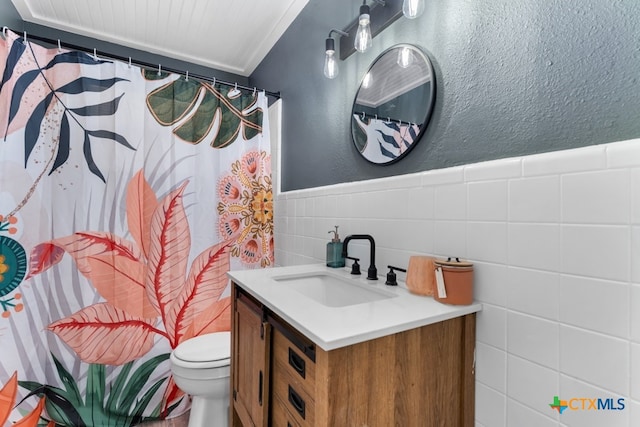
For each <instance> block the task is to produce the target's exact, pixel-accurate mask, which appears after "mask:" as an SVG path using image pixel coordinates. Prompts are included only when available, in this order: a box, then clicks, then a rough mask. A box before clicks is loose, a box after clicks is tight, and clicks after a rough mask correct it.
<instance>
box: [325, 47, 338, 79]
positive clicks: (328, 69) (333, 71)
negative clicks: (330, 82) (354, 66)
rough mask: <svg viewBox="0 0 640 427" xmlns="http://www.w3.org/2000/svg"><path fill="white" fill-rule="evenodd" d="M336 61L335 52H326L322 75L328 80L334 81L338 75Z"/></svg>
mask: <svg viewBox="0 0 640 427" xmlns="http://www.w3.org/2000/svg"><path fill="white" fill-rule="evenodd" d="M338 71H339V69H338V61H336V51H335V50H328V51H327V53H326V55H325V57H324V75H325V77H326V78H328V79H335V78H336V76H337V75H338Z"/></svg>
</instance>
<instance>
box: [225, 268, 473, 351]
mask: <svg viewBox="0 0 640 427" xmlns="http://www.w3.org/2000/svg"><path fill="white" fill-rule="evenodd" d="M314 272H329V273H331V274H339V275H340V276H343V277H344V278H346V279H348V280H353V281H355V282H356V284H359V285H362V286H367V287H371V288H372V289H375V290H378V291H379V292H383V293H387V294H388V293H392V294H394V295H393V297H391V298H387V299H382V300H378V301H373V302H366V303H361V304H356V305H350V306H346V307H327V306H325V305H323V304H321V303H319V302H316V301H315V300H313V299H311V298H309V297H307V296H305V295H303V294H301V293H298V292H296V291H293V290H291V289H290V287H288V286H283V285H282V283H279V282H277V281H276V280H274V278H278V277H282V276H286V275H295V274H307V273H314ZM228 275H229V277H230V278H231V279H232V280H233V281H234V282H235V283H236V284H238V285H240V287H241V288H242V289H244V290H245V291H247V292H248V293H249V294H250V295H252V296H253V297H255V298H256V299H257V300H258V301H260V302H261V303H263V304H264V305H265V306H267V307H268V308H269V309H270V310H271V311H273V312H274V313H275V314H277V315H278V316H280V317H281V318H282V319H284V320H286V321H287V322H288V323H289V324H290V325H291V326H293V327H294V328H296V329H298V330H299V331H300V332H301V333H302V334H304V335H305V336H306V337H307V338H309V339H310V340H311V341H313V342H314V343H315V344H316V345H318V346H319V347H320V348H322V349H323V350H326V351H328V350H333V349H336V348H340V347H344V346H348V345H352V344H357V343H360V342H364V341H368V340H371V339H374V338H380V337H383V336H386V335H390V334H394V333H398V332H403V331H407V330H410V329H414V328H417V327H421V326H425V325H429V324H432V323H436V322H441V321H443V320H449V319H453V318H455V317H459V316H464V315H466V314H470V313H475V312H477V311H480V310H481V309H482V305H481V304H480V303H474V304H471V305H464V306H461V305H447V304H441V303H439V302H437V301H435V300H434V299H433V298H432V297H426V296H420V295H414V294H412V293H410V292H409V291H408V290H407V288H406V286H405V284H404V283H402V282H398V285H399V286H386V285H385V284H384V282H385V278H386V271H385V272H383V273H382V274H379V276H378V280H377V281H369V280H366V279H365V277H366V274H363V275H361V276H352V275H351V274H349V271H348V270H347V269H342V268H337V269H336V268H329V267H326V266H325V265H323V264H312V265H299V266H291V267H275V268H267V269H260V270H243V271H230V272H229V273H228Z"/></svg>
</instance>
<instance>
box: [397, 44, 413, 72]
mask: <svg viewBox="0 0 640 427" xmlns="http://www.w3.org/2000/svg"><path fill="white" fill-rule="evenodd" d="M397 62H398V65H399V66H401V67H402V68H408V67H409V65H411V64H413V53H411V49H409V48H408V47H403V48H401V49H400V50H399V51H398V61H397Z"/></svg>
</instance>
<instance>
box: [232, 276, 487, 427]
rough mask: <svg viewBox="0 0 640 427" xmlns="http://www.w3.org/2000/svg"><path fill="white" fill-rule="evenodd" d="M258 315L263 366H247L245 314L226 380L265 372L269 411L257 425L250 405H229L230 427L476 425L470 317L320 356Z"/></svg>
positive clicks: (278, 323) (238, 302)
mask: <svg viewBox="0 0 640 427" xmlns="http://www.w3.org/2000/svg"><path fill="white" fill-rule="evenodd" d="M234 288H236V289H239V288H238V287H237V286H235V285H234ZM234 292H235V291H234ZM235 294H236V296H237V295H238V294H240V295H243V296H241V297H240V298H237V297H236V298H234V300H233V303H232V304H233V310H234V313H236V312H237V311H238V310H239V309H240V307H242V300H243V298H244V292H243V291H242V290H240V291H239V292H235ZM262 309H263V311H262V315H263V316H262V318H261V319H260V320H261V323H263V324H264V323H267V324H268V325H269V326H270V328H269V332H270V333H269V340H270V342H269V343H266V344H265V345H264V346H263V348H267V350H266V354H264V359H263V358H262V357H260V358H259V359H260V363H259V364H258V366H259V367H258V368H256V367H251V366H247V365H246V363H247V362H246V356H244V357H245V359H243V356H242V352H243V351H246V349H247V348H249V347H253V346H254V344H248V343H246V342H245V340H248V339H250V338H248V335H249V334H247V332H246V328H245V327H244V326H243V325H242V321H243V317H242V315H240V317H239V318H238V317H237V316H236V318H235V319H236V321H234V323H233V329H232V336H233V337H234V338H233V342H234V353H233V354H232V361H231V369H232V374H231V375H232V379H233V381H232V383H233V384H236V383H237V382H236V380H235V378H246V379H247V380H248V375H247V374H246V373H243V372H241V371H243V370H245V369H249V370H251V369H254V372H255V370H256V369H262V370H263V371H264V372H267V371H268V372H269V378H267V379H265V380H263V384H262V385H263V386H265V384H268V385H267V390H266V391H265V392H267V391H268V394H269V396H268V398H267V399H265V398H264V397H263V405H268V406H269V408H265V407H264V406H262V407H261V409H262V412H261V416H262V418H261V419H260V421H261V424H258V423H256V419H257V418H248V417H247V416H245V415H244V412H245V409H244V408H246V407H247V406H251V405H250V404H249V403H248V402H246V401H243V402H242V403H239V402H238V399H237V398H233V399H232V402H231V413H232V420H233V424H232V425H233V426H244V427H250V426H257V425H269V426H273V427H306V426H318V427H336V426H345V427H350V426H367V427H389V426H403V427H413V426H415V427H423V426H429V427H432V426H433V427H448V426H451V427H466V426H469V427H471V426H473V425H474V390H475V375H474V368H475V366H474V364H475V362H474V352H475V314H469V315H466V316H461V317H457V318H454V319H450V320H446V321H443V322H438V323H434V324H431V325H427V326H423V327H419V328H415V329H412V330H409V331H405V332H399V333H396V334H392V335H388V336H385V337H381V338H377V339H372V340H370V341H366V342H363V343H359V344H354V345H350V346H347V347H342V348H338V349H335V350H331V351H324V350H322V349H321V348H319V347H317V346H315V345H314V344H313V343H312V342H311V341H310V340H308V339H307V338H306V337H304V336H303V335H301V334H300V333H299V332H298V331H297V330H295V329H294V328H293V327H291V326H290V325H288V324H287V323H286V322H285V321H283V320H282V319H280V318H278V316H277V315H275V314H274V313H272V312H270V311H269V310H268V308H267V307H262ZM238 319H239V321H238ZM254 320H255V319H254ZM243 330H245V332H244V334H245V338H242V334H243V332H242V331H243ZM254 339H256V337H254ZM240 340H242V346H241V347H240V348H239V349H238V350H236V349H237V348H238V347H237V346H238V345H239V342H240ZM242 360H244V361H245V362H244V363H243V362H242ZM256 363H257V361H256ZM252 381H254V382H255V379H252ZM234 387H235V386H234ZM254 388H255V387H254ZM247 389H250V385H247ZM236 397H237V396H236ZM248 398H249V399H250V398H251V396H250V395H249V396H248ZM266 402H268V403H266ZM253 406H256V401H255V396H254V401H253ZM241 414H242V415H241ZM264 422H266V423H267V424H264Z"/></svg>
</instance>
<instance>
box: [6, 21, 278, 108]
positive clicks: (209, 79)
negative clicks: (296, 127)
mask: <svg viewBox="0 0 640 427" xmlns="http://www.w3.org/2000/svg"><path fill="white" fill-rule="evenodd" d="M6 29H8V28H7V27H4V28H3V35H4V32H5V31H4V30H6ZM9 30H10V31H13V32H14V33H16V34H25V35H26V38H27V39H32V40H37V41H41V42H44V43H48V44H51V45H54V46H56V45H57V46H58V47H64V48H67V49H73V50H79V51H81V52H85V53H89V54H92V55H94V56H102V57H104V58H107V59H115V60H116V61H120V62H125V63H130V64H133V65H137V66H140V67H144V68H148V69H152V70H153V69H157V70H159V71H160V70H162V71H167V72H170V73H174V74H180V75H182V76H185V77H187V78H189V77H193V78H194V79H197V80H203V81H206V82H215V83H219V84H221V85H225V86H230V87H233V88H236V89H243V90H248V91H253V90H258V91H260V92H264V93H265V94H266V95H268V96H271V97H273V98H276V99H280V92H271V91H268V90H264V89H257V88H255V87H249V86H244V85H241V84H238V83H235V82H234V83H231V82H227V81H224V80H219V79H217V78H215V77H207V76H203V75H199V74H191V73H189V72H188V71H182V70H177V69H175V68H169V67H167V68H165V67H163V66H162V64H151V63H149V62H144V61H138V60H134V59H131V57H130V56H127V57H125V56H120V55H115V54H112V53H108V52H102V51H99V50H96V49H93V50H91V49H88V48H86V47H83V46H78V45H75V44H71V43H64V42H61V41H60V40H54V39H50V38H47V37H41V36H36V35H33V34H31V33H28V32H27V31H15V30H13V29H9Z"/></svg>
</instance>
